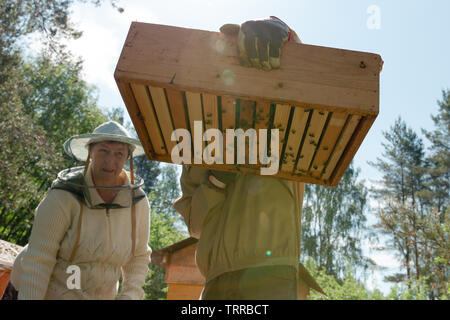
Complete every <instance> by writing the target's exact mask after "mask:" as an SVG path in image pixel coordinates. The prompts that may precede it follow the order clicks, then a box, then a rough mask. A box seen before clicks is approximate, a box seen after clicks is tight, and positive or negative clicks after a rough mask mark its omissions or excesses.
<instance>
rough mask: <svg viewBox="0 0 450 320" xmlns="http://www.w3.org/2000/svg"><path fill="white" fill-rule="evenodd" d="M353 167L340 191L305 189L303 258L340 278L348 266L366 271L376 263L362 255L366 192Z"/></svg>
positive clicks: (341, 183)
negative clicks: (311, 260)
mask: <svg viewBox="0 0 450 320" xmlns="http://www.w3.org/2000/svg"><path fill="white" fill-rule="evenodd" d="M358 175H359V170H357V169H355V168H354V167H353V165H352V164H351V165H350V166H349V167H348V169H347V170H346V172H345V173H344V175H343V177H342V180H341V182H340V183H339V185H338V186H337V187H324V186H319V185H306V188H305V197H304V202H303V214H302V241H301V244H302V254H304V255H305V258H302V259H306V258H307V257H309V258H311V259H313V260H314V261H315V262H316V263H317V264H318V266H319V268H325V270H326V272H327V273H328V274H330V275H334V276H336V277H337V278H342V277H343V276H344V272H345V268H346V266H347V264H348V263H351V264H353V265H354V266H355V267H362V268H363V269H366V268H367V267H368V266H369V265H371V264H373V262H372V261H371V260H370V259H368V258H365V257H364V256H363V254H362V249H361V239H362V236H363V232H364V231H365V230H366V227H365V222H366V217H365V213H366V207H367V194H368V191H367V188H366V187H365V186H364V182H362V181H361V182H358V181H357V179H358Z"/></svg>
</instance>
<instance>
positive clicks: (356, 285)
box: [305, 259, 384, 300]
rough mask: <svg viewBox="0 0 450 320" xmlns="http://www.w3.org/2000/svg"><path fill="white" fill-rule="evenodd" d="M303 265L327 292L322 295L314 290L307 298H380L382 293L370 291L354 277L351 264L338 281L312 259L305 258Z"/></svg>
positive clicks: (382, 297)
mask: <svg viewBox="0 0 450 320" xmlns="http://www.w3.org/2000/svg"><path fill="white" fill-rule="evenodd" d="M305 267H306V268H307V269H308V271H309V272H310V274H311V276H312V277H313V278H314V279H315V280H316V282H317V283H318V285H319V286H320V287H321V288H322V289H323V291H324V292H325V293H326V294H327V296H324V295H322V294H320V293H318V292H316V291H314V290H311V293H310V295H309V297H308V300H382V299H384V296H383V293H382V292H380V291H379V290H374V291H370V290H368V289H366V287H365V286H364V284H362V283H361V282H359V281H357V280H356V279H355V278H354V275H353V274H354V269H353V268H352V267H351V265H350V264H349V265H347V266H346V271H345V273H344V276H343V279H342V280H340V281H338V279H336V277H335V276H333V275H329V274H328V273H327V271H326V269H325V267H322V268H319V267H318V266H317V264H316V263H315V262H314V260H312V259H307V260H306V262H305Z"/></svg>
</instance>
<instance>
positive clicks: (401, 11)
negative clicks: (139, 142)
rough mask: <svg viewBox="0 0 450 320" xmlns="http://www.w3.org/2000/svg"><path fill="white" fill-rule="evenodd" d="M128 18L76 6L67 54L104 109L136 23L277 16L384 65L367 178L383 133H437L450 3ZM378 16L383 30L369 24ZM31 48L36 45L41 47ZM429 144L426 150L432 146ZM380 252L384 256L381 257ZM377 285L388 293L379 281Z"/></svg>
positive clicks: (213, 6) (147, 5)
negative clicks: (78, 60) (403, 126)
mask: <svg viewBox="0 0 450 320" xmlns="http://www.w3.org/2000/svg"><path fill="white" fill-rule="evenodd" d="M118 5H119V6H122V7H124V9H125V12H124V13H122V14H120V13H118V12H117V11H116V10H115V9H113V8H111V6H110V5H109V1H105V4H104V5H103V6H101V7H98V8H95V7H94V6H93V5H91V4H89V3H88V4H78V5H76V6H75V7H74V10H73V14H72V18H73V21H74V22H76V23H77V25H78V28H79V29H81V30H83V31H84V35H83V37H82V38H81V39H79V40H76V41H71V42H70V43H68V46H69V49H70V50H71V51H72V52H73V53H74V54H76V55H79V56H81V57H82V58H83V60H84V61H85V63H84V76H85V79H86V81H88V82H89V83H90V84H92V85H95V86H96V87H97V88H98V98H99V104H100V106H101V107H102V108H105V109H108V108H111V107H124V104H123V102H122V99H121V97H120V94H119V92H118V89H117V87H116V84H115V82H114V78H113V73H114V69H115V66H116V63H117V60H118V58H119V55H120V52H121V49H122V45H123V43H124V41H125V38H126V35H127V32H128V28H129V26H130V23H131V22H132V21H140V22H149V23H159V24H165V25H173V26H179V27H188V28H195V29H202V30H210V31H218V30H219V28H220V26H221V25H222V24H225V23H239V24H240V23H242V22H244V21H246V20H251V19H258V18H268V17H269V16H271V15H275V16H277V17H279V18H281V19H282V20H284V21H285V22H286V23H287V24H288V25H289V26H290V27H291V28H292V29H294V30H296V32H297V33H298V34H299V36H300V38H301V39H302V41H303V42H304V43H307V44H312V45H320V46H327V47H335V48H342V49H349V50H357V51H367V52H373V53H378V54H380V55H381V56H382V58H383V60H384V62H385V63H384V68H383V72H382V73H381V78H380V79H381V82H380V114H379V116H378V118H377V120H376V121H375V123H374V125H373V127H372V128H371V130H370V132H369V134H368V135H367V137H366V139H365V140H364V142H363V144H362V145H361V147H360V149H359V151H358V152H357V154H356V156H355V159H354V162H355V164H356V166H357V167H360V168H361V178H364V179H366V180H374V179H379V178H380V175H379V173H378V172H377V171H376V170H375V169H374V168H372V167H370V166H369V165H368V164H367V161H370V160H372V161H373V160H375V159H376V157H378V156H380V155H381V152H382V151H383V150H382V145H381V142H382V141H383V136H382V131H386V130H388V129H389V127H390V126H391V125H393V123H394V121H395V119H396V118H397V117H398V116H401V117H402V118H403V119H404V120H405V121H406V123H407V124H408V125H409V126H410V127H412V128H413V129H415V131H416V132H417V133H418V134H419V135H420V136H422V135H421V132H420V129H421V128H425V129H427V130H431V129H432V128H433V122H432V120H431V117H430V115H431V114H436V112H437V110H438V106H437V103H436V101H437V100H438V99H441V97H442V94H441V91H442V90H443V89H446V88H450V59H449V56H450V41H449V39H450V35H449V33H450V19H449V13H450V1H448V0H433V1H424V0H412V1H405V0H390V1H386V0H385V1H376V0H371V1H366V0H340V1H338V0H314V1H313V0H303V1H300V0H299V1H283V0H278V1H267V0H266V1H261V0H260V1H253V0H252V1H243V0H241V1H236V0H227V1H224V0H222V1H213V0H210V1H208V0H196V1H181V0H179V1H174V0H166V1H148V0H147V1H145V0H129V1H124V0H122V1H118ZM371 6H376V8H377V9H378V10H379V13H380V15H379V18H380V19H379V23H380V25H379V26H380V28H379V29H370V28H368V26H367V21H368V19H370V18H371V16H372V15H371V13H368V11H367V10H368V8H369V7H371ZM30 46H31V49H33V48H36V49H37V47H38V44H36V42H34V44H33V43H31V44H30ZM424 142H425V145H427V143H426V141H424ZM377 254H378V256H377ZM373 257H376V261H377V262H380V264H381V265H384V266H386V267H388V268H391V270H393V269H392V268H395V265H396V264H397V262H396V261H395V259H394V258H393V257H392V255H388V254H386V253H373ZM377 279H378V280H377V281H376V284H375V285H376V286H378V287H379V286H380V285H381V289H383V291H386V288H387V287H386V285H385V284H382V283H381V280H380V279H381V278H380V275H378V276H377Z"/></svg>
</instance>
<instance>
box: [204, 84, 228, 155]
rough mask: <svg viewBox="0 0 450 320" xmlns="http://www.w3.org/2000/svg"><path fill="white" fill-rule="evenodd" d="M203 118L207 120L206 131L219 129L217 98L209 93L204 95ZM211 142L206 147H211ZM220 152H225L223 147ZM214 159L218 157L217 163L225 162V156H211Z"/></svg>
mask: <svg viewBox="0 0 450 320" xmlns="http://www.w3.org/2000/svg"><path fill="white" fill-rule="evenodd" d="M202 98H203V117H204V119H205V131H206V130H208V129H219V109H218V105H217V96H216V95H213V94H209V93H203V94H202ZM209 143H213V141H211V142H205V145H209ZM220 150H222V151H219V152H223V145H221V146H220ZM211 155H212V156H213V157H217V158H218V159H216V161H223V159H224V158H223V154H211Z"/></svg>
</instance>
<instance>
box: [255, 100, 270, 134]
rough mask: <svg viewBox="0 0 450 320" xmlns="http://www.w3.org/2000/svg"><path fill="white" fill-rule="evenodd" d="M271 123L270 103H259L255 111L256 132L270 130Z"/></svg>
mask: <svg viewBox="0 0 450 320" xmlns="http://www.w3.org/2000/svg"><path fill="white" fill-rule="evenodd" d="M269 121H270V103H269V102H267V101H257V102H256V110H255V126H254V128H255V129H256V130H259V129H267V128H269Z"/></svg>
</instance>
